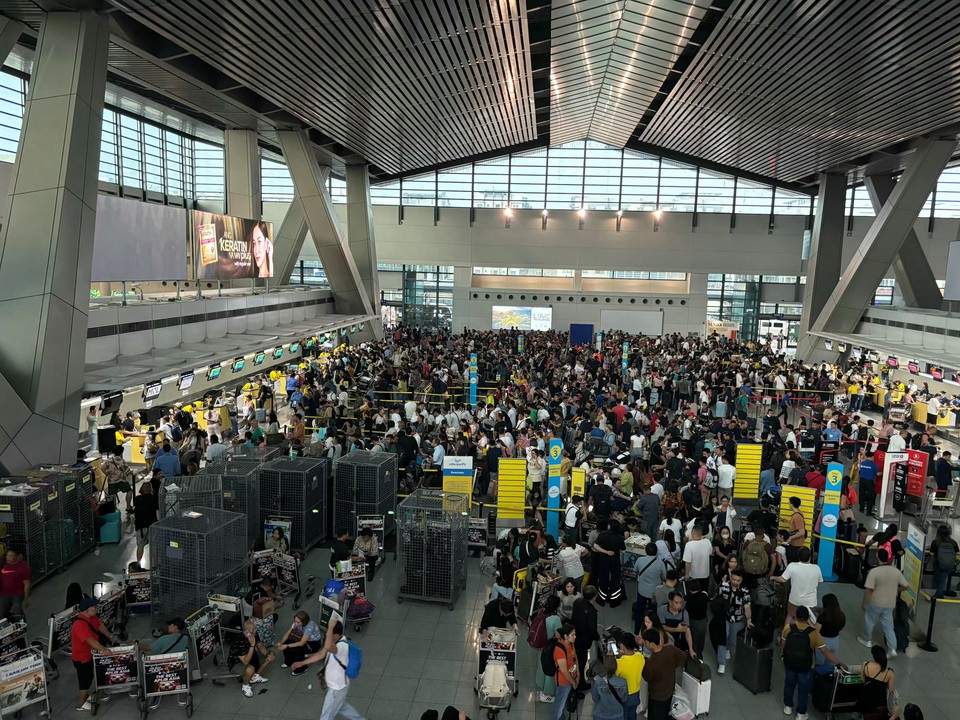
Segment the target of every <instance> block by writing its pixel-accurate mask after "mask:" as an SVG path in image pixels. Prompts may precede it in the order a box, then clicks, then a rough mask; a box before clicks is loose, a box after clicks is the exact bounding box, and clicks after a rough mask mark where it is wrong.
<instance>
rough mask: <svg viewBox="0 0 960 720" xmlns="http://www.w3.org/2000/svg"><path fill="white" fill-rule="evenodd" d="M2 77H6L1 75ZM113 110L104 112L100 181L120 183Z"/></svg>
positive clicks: (116, 118)
mask: <svg viewBox="0 0 960 720" xmlns="http://www.w3.org/2000/svg"><path fill="white" fill-rule="evenodd" d="M0 77H6V75H4V74H3V73H0ZM119 122H120V121H119V118H118V116H117V114H116V113H115V112H114V111H113V110H104V111H103V129H102V130H101V133H100V175H99V177H100V180H102V181H103V182H107V183H112V184H114V185H118V184H119V183H120V139H119V137H120V125H119Z"/></svg>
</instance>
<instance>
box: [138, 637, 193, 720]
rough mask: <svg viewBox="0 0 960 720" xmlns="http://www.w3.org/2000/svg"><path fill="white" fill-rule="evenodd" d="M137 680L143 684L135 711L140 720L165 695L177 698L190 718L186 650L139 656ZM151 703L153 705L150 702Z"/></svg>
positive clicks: (188, 655) (190, 694) (191, 708)
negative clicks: (138, 713) (139, 679)
mask: <svg viewBox="0 0 960 720" xmlns="http://www.w3.org/2000/svg"><path fill="white" fill-rule="evenodd" d="M140 678H141V680H142V682H143V688H142V691H143V694H142V695H141V698H140V701H139V704H138V709H139V710H140V720H147V715H148V714H149V712H150V711H151V710H156V709H157V708H158V707H159V706H160V702H161V701H162V700H163V698H164V697H165V696H167V695H176V696H177V705H179V706H180V707H182V708H184V709H185V710H186V713H187V717H190V716H192V715H193V694H192V693H191V692H190V651H189V650H184V651H183V652H174V653H161V654H159V655H146V654H143V655H141V656H140ZM151 700H153V702H151Z"/></svg>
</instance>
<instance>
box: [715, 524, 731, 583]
mask: <svg viewBox="0 0 960 720" xmlns="http://www.w3.org/2000/svg"><path fill="white" fill-rule="evenodd" d="M736 551H737V544H736V542H735V541H734V539H733V535H732V534H731V533H730V528H728V527H723V528H720V532H719V533H717V535H716V536H715V537H714V538H713V557H712V560H713V568H714V577H715V578H717V580H719V579H720V577H719V576H718V575H717V573H719V572H721V570H722V569H723V568H724V566H725V565H726V562H727V558H728V557H730V555H732V554H733V553H735V552H736Z"/></svg>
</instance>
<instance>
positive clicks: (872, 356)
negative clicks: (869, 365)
mask: <svg viewBox="0 0 960 720" xmlns="http://www.w3.org/2000/svg"><path fill="white" fill-rule="evenodd" d="M867 360H869V361H870V362H880V353H878V352H874V351H873V350H867Z"/></svg>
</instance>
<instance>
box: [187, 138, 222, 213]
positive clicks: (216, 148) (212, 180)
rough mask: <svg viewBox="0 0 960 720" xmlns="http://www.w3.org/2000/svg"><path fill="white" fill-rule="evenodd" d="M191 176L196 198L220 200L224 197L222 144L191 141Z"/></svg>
mask: <svg viewBox="0 0 960 720" xmlns="http://www.w3.org/2000/svg"><path fill="white" fill-rule="evenodd" d="M193 177H194V182H195V183H196V198H197V199H198V200H222V199H223V198H224V197H225V194H226V188H225V183H224V157H223V146H222V145H213V144H211V143H205V142H200V141H199V140H194V141H193Z"/></svg>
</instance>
